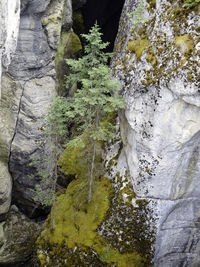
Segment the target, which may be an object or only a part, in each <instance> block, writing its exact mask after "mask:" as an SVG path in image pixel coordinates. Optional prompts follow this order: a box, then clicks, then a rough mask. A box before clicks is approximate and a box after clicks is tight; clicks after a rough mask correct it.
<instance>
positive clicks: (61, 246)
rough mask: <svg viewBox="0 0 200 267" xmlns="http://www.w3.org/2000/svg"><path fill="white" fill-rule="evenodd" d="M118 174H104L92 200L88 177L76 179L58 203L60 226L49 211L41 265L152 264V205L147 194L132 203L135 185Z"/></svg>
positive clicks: (40, 248) (40, 249) (40, 243)
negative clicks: (109, 176) (112, 177)
mask: <svg viewBox="0 0 200 267" xmlns="http://www.w3.org/2000/svg"><path fill="white" fill-rule="evenodd" d="M116 179H117V181H116ZM116 179H115V180H114V181H113V183H112V182H111V180H108V179H106V178H104V177H101V178H99V179H98V181H96V182H95V184H94V187H93V198H92V201H91V202H90V203H88V202H87V190H88V187H87V182H86V181H85V179H76V180H74V181H73V182H71V183H70V185H69V187H68V188H67V190H66V193H65V194H63V195H61V196H60V197H59V198H58V200H57V202H56V210H55V216H56V227H55V230H54V231H53V230H52V229H51V227H50V225H49V221H50V216H49V219H48V221H47V222H46V225H44V226H43V232H42V233H41V235H40V237H39V238H38V240H37V247H38V258H39V259H40V263H41V266H53V265H57V266H75V265H76V264H77V265H80V266H82V265H83V266H87V265H90V264H94V265H95V264H96V265H99V266H124V267H126V266H127V267H128V266H141V267H142V266H151V260H152V255H153V250H152V242H153V238H154V230H153V229H151V226H150V225H151V223H152V216H151V209H150V208H149V207H148V202H147V201H146V200H142V199H141V200H137V201H136V203H135V207H134V206H132V204H131V203H132V200H133V198H134V197H135V195H134V192H133V189H132V186H131V184H130V183H129V182H128V180H127V179H125V180H122V178H121V177H120V175H117V176H116Z"/></svg>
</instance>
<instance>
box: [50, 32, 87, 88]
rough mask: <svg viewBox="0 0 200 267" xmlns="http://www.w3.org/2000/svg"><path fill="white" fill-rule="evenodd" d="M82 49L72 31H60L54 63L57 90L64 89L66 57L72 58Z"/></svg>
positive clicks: (66, 71) (66, 69)
mask: <svg viewBox="0 0 200 267" xmlns="http://www.w3.org/2000/svg"><path fill="white" fill-rule="evenodd" d="M81 50H82V46H81V42H80V39H79V38H78V36H77V35H76V34H75V33H74V32H62V33H61V37H60V42H59V45H58V49H57V53H56V57H55V64H56V74H57V81H58V91H59V92H61V93H62V92H63V91H65V86H64V76H65V75H66V74H67V73H68V72H69V69H68V67H67V65H66V63H65V59H66V58H74V57H76V56H77V54H78V53H79V52H80V51H81Z"/></svg>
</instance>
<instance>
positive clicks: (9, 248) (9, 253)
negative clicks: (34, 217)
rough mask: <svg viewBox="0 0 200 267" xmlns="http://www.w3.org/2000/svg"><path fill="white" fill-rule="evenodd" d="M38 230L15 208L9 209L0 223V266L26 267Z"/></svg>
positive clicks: (36, 226) (35, 225)
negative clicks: (3, 220)
mask: <svg viewBox="0 0 200 267" xmlns="http://www.w3.org/2000/svg"><path fill="white" fill-rule="evenodd" d="M39 229H40V227H39V226H38V225H37V224H36V223H34V222H32V221H31V220H30V219H28V218H26V217H25V216H24V215H23V214H21V213H20V212H18V211H17V209H16V207H14V206H13V207H11V210H10V211H9V213H8V214H7V220H6V222H2V223H0V266H16V267H17V266H28V264H27V260H29V259H30V258H31V256H32V251H33V248H34V242H35V240H36V238H37V235H38V233H39ZM22 262H23V263H24V264H23V263H22ZM25 262H26V263H25Z"/></svg>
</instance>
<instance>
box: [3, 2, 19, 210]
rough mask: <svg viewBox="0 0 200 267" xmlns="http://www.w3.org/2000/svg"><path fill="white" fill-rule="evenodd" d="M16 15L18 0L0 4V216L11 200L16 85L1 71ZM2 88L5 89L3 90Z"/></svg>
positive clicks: (7, 59) (14, 42)
mask: <svg viewBox="0 0 200 267" xmlns="http://www.w3.org/2000/svg"><path fill="white" fill-rule="evenodd" d="M19 14H20V1H18V0H16V1H6V2H1V3H0V98H1V100H0V114H1V116H0V129H1V132H0V151H1V153H0V184H1V187H0V204H1V205H0V215H3V214H5V213H6V212H7V211H8V209H9V206H10V201H11V190H12V180H11V176H10V173H9V171H8V159H9V154H10V144H11V141H12V137H13V134H14V128H15V122H16V118H15V116H14V113H15V111H16V106H15V100H14V99H15V92H16V86H15V84H14V83H13V81H12V79H11V78H10V77H8V76H7V77H3V78H2V71H5V70H6V69H7V68H8V66H9V64H10V62H11V57H12V55H13V53H14V51H15V49H16V45H17V36H18V28H19ZM1 79H2V84H1ZM1 87H3V88H4V89H5V90H3V92H1Z"/></svg>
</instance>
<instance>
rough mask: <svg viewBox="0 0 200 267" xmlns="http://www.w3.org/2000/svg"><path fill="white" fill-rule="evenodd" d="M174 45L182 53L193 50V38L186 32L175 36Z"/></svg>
mask: <svg viewBox="0 0 200 267" xmlns="http://www.w3.org/2000/svg"><path fill="white" fill-rule="evenodd" d="M175 45H176V46H177V48H178V49H179V50H180V51H181V53H182V54H186V53H189V52H192V51H193V50H194V44H193V40H192V38H191V36H189V35H188V34H185V35H181V36H175Z"/></svg>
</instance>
